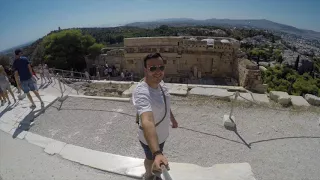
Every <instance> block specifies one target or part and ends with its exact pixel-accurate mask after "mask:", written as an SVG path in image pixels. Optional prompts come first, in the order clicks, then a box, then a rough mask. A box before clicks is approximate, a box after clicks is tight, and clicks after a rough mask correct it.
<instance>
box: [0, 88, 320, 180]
mask: <svg viewBox="0 0 320 180" xmlns="http://www.w3.org/2000/svg"><path fill="white" fill-rule="evenodd" d="M47 92H50V93H51V92H53V93H56V95H59V91H58V90H57V88H55V86H48V87H46V88H44V89H43V90H41V91H40V94H42V95H43V96H44V98H46V99H47V101H48V103H49V101H50V100H52V99H55V98H56V97H57V96H52V95H49V93H47ZM68 93H69V94H70V95H71V96H70V97H69V98H67V99H66V100H65V101H64V102H59V101H53V100H52V101H51V102H52V103H53V104H52V105H51V106H50V107H48V108H47V109H46V110H45V112H43V111H42V113H40V114H36V115H38V116H37V117H36V118H35V121H34V125H33V126H31V128H30V131H28V132H26V131H21V132H19V131H18V132H19V133H15V132H16V130H15V129H14V128H17V127H19V126H17V124H20V125H21V123H20V122H21V121H22V122H26V121H23V119H29V118H30V117H34V116H33V115H29V114H32V113H30V110H27V109H26V105H23V103H21V104H19V103H20V102H19V103H18V105H17V106H16V107H17V109H19V108H20V109H25V110H26V111H23V110H22V112H21V113H18V112H20V110H19V111H18V110H16V111H12V112H16V113H13V114H12V113H11V111H7V112H6V113H4V114H3V115H6V116H7V118H5V119H4V120H3V119H2V118H1V119H0V120H1V124H0V125H2V126H0V127H1V130H4V131H5V132H8V133H10V134H13V135H14V134H16V135H17V137H18V138H20V139H25V140H26V141H28V142H29V143H31V144H35V145H37V146H40V147H42V148H43V149H44V152H46V153H47V154H50V155H53V154H57V155H59V156H61V157H62V158H64V159H67V160H70V161H73V162H78V163H80V164H84V165H87V166H90V167H94V168H97V169H101V170H105V171H107V172H113V173H118V174H123V175H127V176H133V177H141V174H142V173H143V166H142V165H143V160H142V158H143V155H142V150H141V147H140V146H139V145H138V142H137V139H136V136H135V134H136V131H137V127H136V124H135V123H134V117H135V111H134V109H133V107H132V105H131V103H129V102H118V101H110V100H97V99H84V98H80V97H81V96H75V95H74V91H72V89H71V91H68ZM244 96H246V95H244ZM180 100H181V101H180ZM23 101H25V100H23ZM21 102H22V101H21ZM203 102H204V101H202V100H201V101H199V102H197V101H194V100H192V101H190V99H182V98H181V99H179V98H173V101H172V104H173V106H172V108H173V111H174V113H175V114H176V117H177V119H178V121H179V123H180V128H179V129H175V130H172V132H171V136H170V137H169V139H168V142H167V143H166V146H165V153H166V155H167V156H168V158H169V160H170V162H172V161H177V162H183V163H170V164H171V170H170V174H171V175H172V177H173V179H189V178H191V177H192V179H199V180H200V179H212V178H213V177H214V178H216V179H217V180H219V179H224V180H227V179H239V180H241V179H248V180H251V179H252V180H254V177H253V172H254V174H255V175H256V176H257V177H258V179H283V178H285V177H288V176H289V175H291V177H297V179H301V178H305V177H308V178H311V179H312V178H313V177H319V174H318V173H317V172H318V171H317V170H316V169H315V167H318V166H319V164H318V163H319V162H320V159H317V156H316V154H317V151H315V149H317V148H316V147H318V146H319V145H320V144H319V142H318V139H319V138H320V134H319V133H317V132H318V129H317V127H315V126H314V125H313V123H314V119H316V121H317V122H316V123H318V119H317V118H318V117H319V113H318V114H317V113H313V112H302V113H300V114H299V115H295V116H292V115H291V114H290V113H286V112H284V113H279V112H270V111H269V110H266V109H259V108H258V109H254V108H252V107H250V108H245V107H238V108H239V109H236V110H235V116H236V117H237V118H236V119H237V121H236V123H237V126H238V131H239V132H237V133H238V134H237V133H234V132H230V131H226V130H225V129H224V128H223V127H222V126H221V124H222V117H223V115H224V114H227V113H228V112H229V111H230V103H229V104H223V103H222V104H221V102H220V103H216V102H215V101H214V102H213V103H212V104H210V103H211V102H209V104H205V103H203ZM24 104H27V103H24ZM16 107H14V109H15V108H16ZM23 107H24V108H23ZM194 107H197V111H194V110H192V109H194ZM12 110H13V109H12ZM8 112H9V113H8ZM213 112H214V113H213ZM28 115H29V117H28ZM270 115H271V116H272V117H268V116H270ZM8 117H13V119H14V121H9V120H8ZM26 117H28V118H26ZM301 117H303V118H301ZM315 117H316V118H315ZM286 119H290V120H291V121H290V122H289V121H285V120H286ZM22 124H24V123H22ZM29 125H30V124H29ZM10 127H11V129H10ZM20 127H21V126H20ZM23 127H24V126H23ZM28 127H30V126H28ZM292 127H294V128H292ZM20 129H21V128H20ZM22 130H25V129H22ZM212 132H214V134H213V133H212ZM239 134H240V135H239ZM298 135H300V136H298ZM84 137H85V138H84ZM282 139H283V140H282ZM286 139H288V140H290V139H292V142H293V143H292V144H289V143H285V142H286V141H285V140H286ZM300 139H301V140H300ZM278 140H280V141H278ZM281 140H282V141H281ZM288 140H287V141H288ZM297 140H300V141H301V142H300V141H299V143H297V142H298V141H297ZM262 142H266V143H265V144H264V143H262ZM260 143H262V144H260ZM301 143H302V144H304V146H303V147H300V145H301ZM246 144H247V145H246ZM247 146H249V147H247ZM274 149H277V151H274ZM304 155H307V156H308V157H310V156H312V157H314V158H313V159H312V160H310V159H308V158H307V159H306V156H304ZM292 156H296V157H297V159H292V158H289V157H292ZM256 159H259V160H258V161H256ZM110 160H112V161H110ZM296 160H297V161H299V162H300V163H301V165H299V166H295V167H292V166H290V165H292V164H295V163H297V161H296ZM274 161H277V162H278V163H276V164H274ZM245 162H249V163H250V164H248V163H245ZM221 163H222V164H221ZM251 165H253V170H251ZM301 167H304V168H305V169H308V170H307V171H305V170H304V171H305V173H302V172H301V170H302V169H301ZM191 170H196V171H191ZM252 171H253V172H252ZM194 172H196V173H194ZM270 172H274V173H271V174H270ZM292 174H294V175H292ZM186 177H188V178H186Z"/></svg>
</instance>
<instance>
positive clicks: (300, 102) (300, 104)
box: [290, 96, 310, 107]
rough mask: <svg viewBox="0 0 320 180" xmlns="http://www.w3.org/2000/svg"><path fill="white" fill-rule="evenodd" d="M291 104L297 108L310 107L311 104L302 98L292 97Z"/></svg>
mask: <svg viewBox="0 0 320 180" xmlns="http://www.w3.org/2000/svg"><path fill="white" fill-rule="evenodd" d="M290 97H291V103H292V105H293V106H297V107H309V106H310V104H309V103H308V101H306V100H305V99H304V98H303V97H302V96H290Z"/></svg>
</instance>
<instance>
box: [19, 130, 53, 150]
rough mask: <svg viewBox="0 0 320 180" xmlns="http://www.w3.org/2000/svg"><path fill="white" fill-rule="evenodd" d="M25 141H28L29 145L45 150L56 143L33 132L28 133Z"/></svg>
mask: <svg viewBox="0 0 320 180" xmlns="http://www.w3.org/2000/svg"><path fill="white" fill-rule="evenodd" d="M24 139H25V140H27V141H28V142H29V143H31V144H34V145H37V146H40V147H42V148H45V147H46V146H47V145H48V144H50V143H52V142H54V141H55V140H53V139H51V138H47V137H43V136H40V135H38V134H34V133H31V132H28V133H27V135H26V136H25V138H24Z"/></svg>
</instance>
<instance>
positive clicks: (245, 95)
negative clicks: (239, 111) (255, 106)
mask: <svg viewBox="0 0 320 180" xmlns="http://www.w3.org/2000/svg"><path fill="white" fill-rule="evenodd" d="M241 96H242V97H241ZM234 98H235V96H232V99H234ZM237 100H238V101H245V102H248V103H249V102H253V98H252V95H251V94H250V93H240V96H238V97H237Z"/></svg>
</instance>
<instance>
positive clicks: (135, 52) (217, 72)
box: [102, 37, 239, 77]
mask: <svg viewBox="0 0 320 180" xmlns="http://www.w3.org/2000/svg"><path fill="white" fill-rule="evenodd" d="M205 38H207V37H196V38H192V37H142V38H125V39H124V47H123V54H122V53H119V52H118V51H115V50H111V51H110V50H109V51H108V52H107V55H106V56H102V57H103V62H108V64H113V63H119V64H120V69H121V70H129V71H131V70H132V71H134V73H135V74H137V75H143V58H144V57H145V56H146V55H147V54H149V53H154V52H159V53H161V55H162V56H163V59H164V63H165V65H166V74H167V75H168V76H172V77H185V76H188V75H189V74H190V73H191V71H195V69H196V71H198V72H200V74H201V76H209V77H236V76H237V74H235V73H234V66H235V64H237V63H236V54H237V52H238V49H239V43H238V41H237V40H234V39H232V38H217V39H216V38H214V39H212V38H211V39H205ZM194 74H197V73H194Z"/></svg>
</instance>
